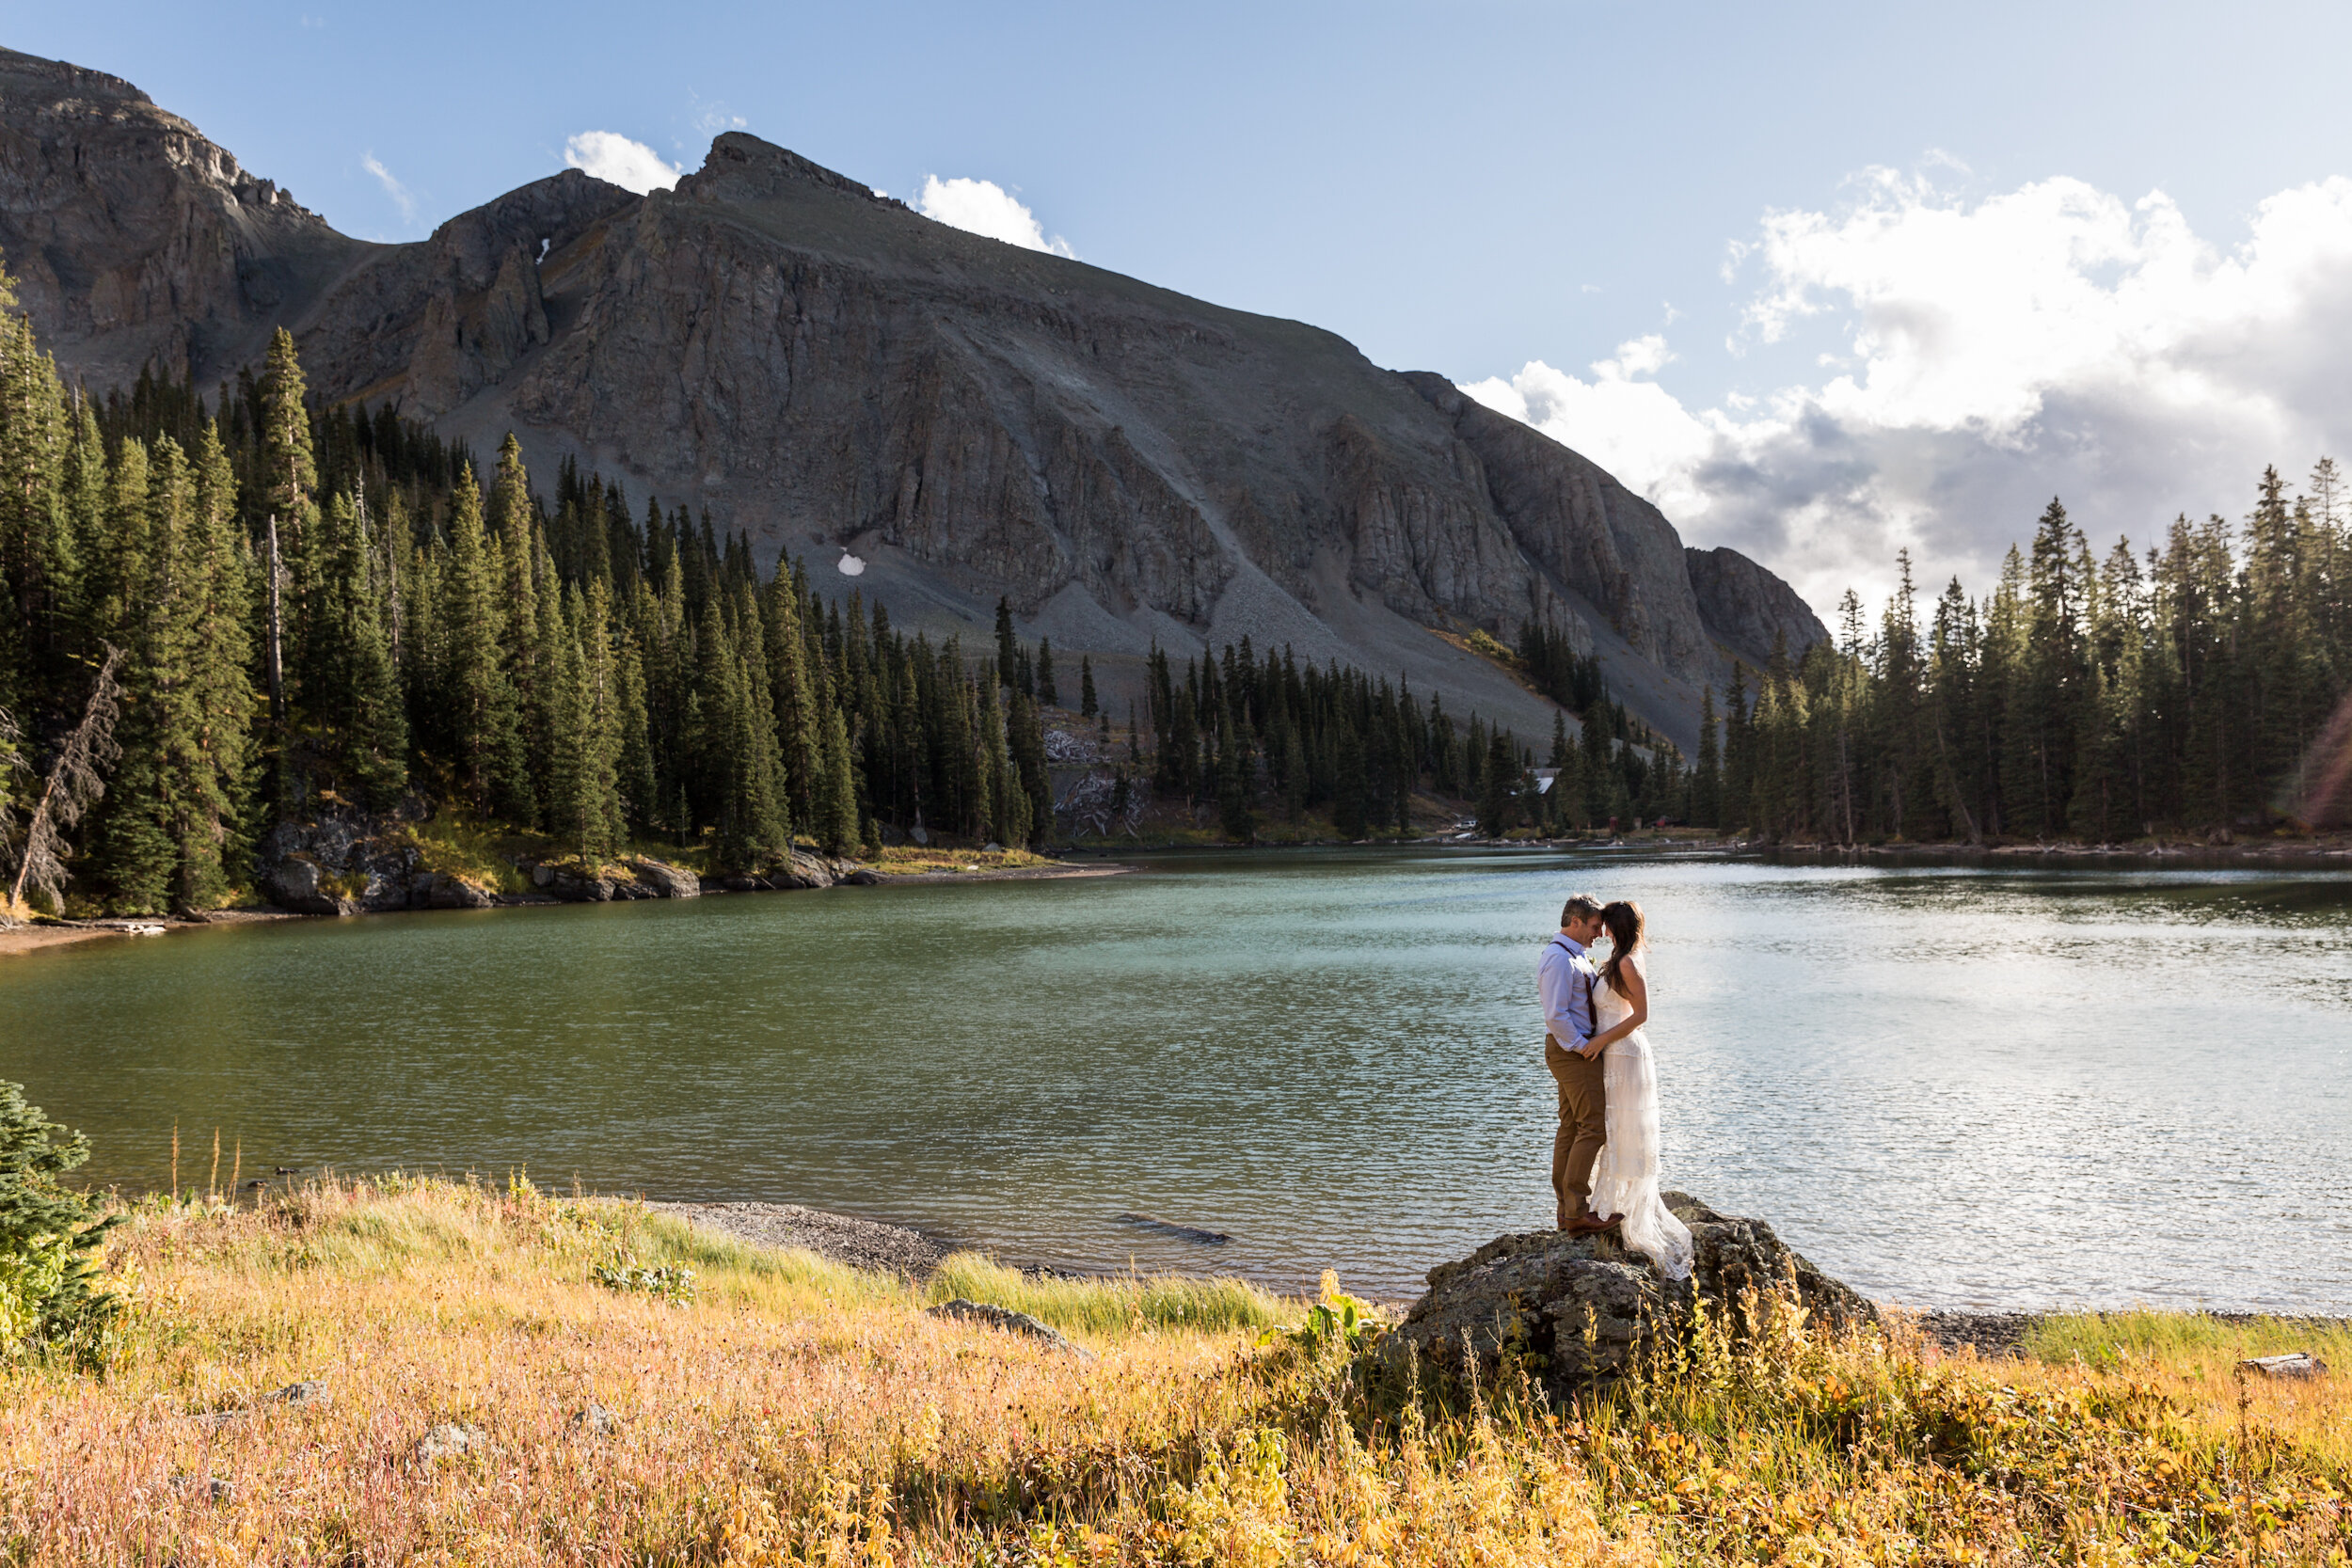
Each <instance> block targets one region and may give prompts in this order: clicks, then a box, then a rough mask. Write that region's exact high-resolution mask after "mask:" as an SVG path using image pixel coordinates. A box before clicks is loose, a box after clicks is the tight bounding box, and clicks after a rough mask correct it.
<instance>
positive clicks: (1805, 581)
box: [1464, 170, 2352, 608]
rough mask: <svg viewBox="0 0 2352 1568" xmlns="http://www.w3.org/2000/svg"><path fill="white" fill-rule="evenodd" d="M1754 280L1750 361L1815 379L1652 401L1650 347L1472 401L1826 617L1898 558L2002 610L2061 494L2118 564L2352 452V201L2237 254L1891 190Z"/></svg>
mask: <svg viewBox="0 0 2352 1568" xmlns="http://www.w3.org/2000/svg"><path fill="white" fill-rule="evenodd" d="M1735 264H1736V265H1743V264H1752V265H1756V266H1758V267H1760V269H1761V274H1762V278H1761V283H1760V286H1759V287H1758V289H1757V291H1756V293H1755V294H1754V295H1753V297H1752V298H1750V299H1749V300H1748V302H1747V304H1746V308H1745V310H1744V312H1743V321H1744V325H1743V329H1742V336H1743V338H1744V339H1746V340H1748V341H1756V342H1777V341H1790V340H1795V341H1802V340H1804V338H1806V337H1807V336H1808V335H1812V336H1815V337H1819V338H1822V339H1826V340H1828V342H1827V345H1826V346H1827V348H1828V350H1829V352H1825V353H1823V354H1822V355H1821V356H1820V360H1819V362H1820V365H1821V367H1822V373H1823V379H1822V380H1820V382H1819V383H1818V384H1814V385H1796V386H1789V387H1785V388H1780V389H1778V390H1776V391H1773V392H1771V393H1769V394H1767V395H1765V396H1763V397H1761V398H1757V399H1754V400H1749V399H1742V398H1738V397H1732V398H1726V399H1725V400H1724V406H1723V407H1717V408H1708V409H1699V410H1694V409H1692V408H1690V407H1687V406H1685V405H1684V404H1682V403H1681V402H1680V401H1678V400H1677V399H1676V398H1674V397H1673V396H1672V395H1671V394H1669V393H1668V392H1667V391H1666V390H1665V389H1664V388H1662V387H1661V386H1660V385H1659V384H1658V383H1657V382H1655V381H1653V380H1649V379H1645V378H1646V377H1650V376H1654V375H1656V374H1657V373H1658V372H1660V371H1661V369H1663V368H1664V366H1665V365H1666V364H1667V363H1669V362H1670V360H1671V356H1670V354H1669V353H1668V351H1667V349H1666V346H1665V343H1664V341H1663V340H1662V339H1658V338H1648V339H1640V340H1636V341H1633V342H1631V343H1628V344H1625V345H1623V346H1621V347H1620V348H1619V349H1618V351H1617V354H1616V356H1615V357H1614V358H1613V359H1604V360H1601V361H1599V362H1598V363H1597V364H1595V365H1593V366H1592V367H1591V373H1592V376H1593V379H1592V380H1590V381H1585V380H1581V379H1580V378H1578V377H1577V376H1575V375H1572V374H1567V373H1565V372H1560V371H1556V370H1553V369H1552V368H1551V367H1549V366H1548V365H1545V364H1543V363H1542V362H1540V361H1535V362H1531V363H1530V364H1528V365H1527V366H1526V367H1524V368H1523V369H1522V370H1521V371H1520V372H1518V374H1517V375H1515V376H1512V377H1511V378H1509V379H1508V380H1507V381H1505V380H1503V379H1502V378H1494V379H1490V380H1487V381H1484V382H1480V383H1478V384H1477V385H1475V386H1470V387H1466V388H1464V390H1465V391H1467V392H1469V393H1470V394H1471V395H1472V396H1474V397H1477V398H1479V399H1480V400H1481V401H1482V402H1485V403H1486V404H1489V405H1490V406H1493V407H1495V408H1498V409H1501V410H1502V411H1503V412H1505V413H1509V414H1511V415H1513V416H1514V417H1515V418H1518V419H1522V420H1526V421H1527V422H1529V423H1531V424H1533V425H1534V426H1536V427H1537V428H1538V429H1541V430H1544V431H1545V432H1546V433H1548V434H1549V435H1551V436H1555V437H1557V438H1559V439H1560V440H1563V441H1565V442H1566V443H1567V444H1568V445H1570V446H1573V447H1576V448H1577V449H1578V450H1580V451H1584V452H1585V453H1586V454H1587V455H1589V456H1591V457H1592V458H1593V459H1594V460H1595V461H1596V462H1598V463H1600V464H1602V465H1603V466H1604V467H1609V468H1610V469H1611V470H1612V471H1613V472H1614V473H1616V474H1617V475H1618V477H1619V478H1620V479H1622V480H1623V481H1625V483H1628V484H1629V485H1630V486H1632V487H1633V488H1635V489H1637V490H1640V491H1642V492H1643V493H1645V495H1647V496H1649V497H1650V498H1651V499H1653V500H1655V501H1656V502H1658V504H1659V505H1660V506H1661V508H1662V509H1663V510H1664V511H1665V512H1666V513H1667V514H1668V515H1670V516H1672V517H1673V518H1674V519H1675V520H1676V522H1677V525H1678V526H1680V527H1681V529H1682V531H1683V532H1684V534H1685V536H1686V537H1687V538H1689V539H1691V540H1692V542H1693V543H1703V544H1729V545H1732V546H1737V547H1739V548H1740V549H1742V550H1745V551H1747V552H1748V553H1750V554H1752V555H1755V556H1756V557H1758V558H1759V559H1761V560H1763V561H1764V562H1766V563H1767V564H1769V565H1772V566H1773V567H1774V568H1775V569H1777V570H1780V571H1782V572H1783V573H1784V574H1785V575H1787V576H1788V577H1789V578H1790V580H1791V581H1792V582H1793V583H1794V584H1795V585H1796V586H1797V588H1798V589H1799V590H1800V591H1801V592H1803V593H1804V594H1805V595H1806V597H1807V598H1808V599H1810V600H1811V601H1812V602H1813V603H1814V604H1815V606H1816V607H1817V608H1826V607H1827V606H1828V605H1830V604H1831V603H1832V602H1833V601H1834V600H1835V598H1836V594H1838V593H1839V592H1840V591H1841V590H1842V589H1843V588H1844V587H1846V586H1847V585H1848V584H1849V583H1853V584H1856V585H1859V586H1861V587H1863V588H1864V589H1865V590H1866V591H1867V592H1881V591H1883V588H1884V587H1885V585H1886V583H1887V581H1888V580H1889V578H1890V577H1891V573H1892V564H1891V557H1892V555H1893V552H1894V550H1895V549H1896V548H1897V547H1898V546H1909V547H1910V548H1911V550H1912V552H1913V555H1914V557H1915V559H1916V560H1917V561H1918V562H1920V565H1921V571H1920V577H1921V579H1922V581H1923V584H1925V585H1927V586H1930V587H1934V586H1938V585H1940V584H1941V582H1942V580H1943V578H1945V577H1946V576H1947V575H1949V574H1951V573H1954V572H1958V573H1960V574H1961V575H1962V576H1963V578H1965V579H1966V580H1967V581H1968V583H1969V585H1970V587H1971V588H1972V589H1978V590H1980V589H1981V588H1983V587H1984V586H1985V585H1986V584H1987V583H1988V582H1989V580H1990V578H1991V575H1992V573H1993V571H1994V568H1995V567H1996V565H1997V562H1998V560H1999V557H2000V554H2001V552H2002V550H2004V549H2005V548H2006V547H2007V546H2008V545H2009V543H2010V541H2011V540H2013V539H2019V538H2022V537H2023V536H2025V535H2026V533H2027V532H2028V531H2030V529H2031V527H2032V524H2033V520H2034V517H2035V515H2037V514H2038V513H2039V512H2040V510H2041V507H2042V505H2043V504H2044V503H2045V502H2046V501H2047V500H2048V499H2049V498H2050V496H2051V495H2052V494H2054V493H2055V494H2057V495H2058V496H2060V497H2062V498H2063V499H2065V501H2066V502H2067V509H2068V511H2069V513H2070V514H2072V515H2074V518H2075V520H2076V521H2077V522H2078V523H2079V524H2081V525H2082V527H2083V528H2084V530H2085V531H2086V532H2088V533H2090V535H2091V536H2092V538H2093V539H2094V540H2096V541H2099V542H2100V543H2101V545H2102V546H2103V547H2104V546H2105V545H2106V544H2108V543H2112V542H2113V540H2114V538H2115V536H2116V535H2117V534H2119V533H2128V534H2130V535H2131V536H2132V537H2133V538H2134V539H2135V540H2136V541H2137V542H2139V543H2141V544H2145V543H2148V542H2149V541H2151V540H2152V539H2154V538H2157V537H2158V536H2159V535H2160V533H2161V531H2162V530H2163V529H2164V527H2165V526H2166V525H2167V524H2168V523H2169V520H2170V519H2171V517H2172V516H2173V515H2174V514H2175V513H2178V512H2183V511H2185V512H2187V513H2188V514H2189V515H2191V516H2192V517H2195V516H2199V515H2202V514H2203V513H2205V512H2208V511H2218V512H2221V513H2223V514H2224V515H2237V514H2240V513H2242V512H2244V511H2245V510H2247V508H2248V506H2249V504H2250V502H2251V499H2252V495H2253V485H2254V481H2255V479H2256V478H2257V476H2258V475H2259V474H2260V472H2261V470H2262V468H2263V467H2264V466H2265V464H2269V463H2276V464H2278V465H2279V467H2280V470H2281V471H2282V472H2284V473H2286V474H2288V475H2289V476H2290V477H2291V478H2292V477H2295V476H2298V475H2300V474H2301V473H2302V472H2304V471H2306V469H2307V468H2308V467H2309V465H2310V464H2311V463H2312V461H2313V460H2314V459H2315V458H2317V457H2318V456H2319V455H2320V454H2321V453H2322V452H2323V451H2328V452H2335V453H2342V452H2344V451H2352V405H2347V404H2345V402H2344V399H2343V397H2342V387H2341V383H2342V370H2341V363H2340V361H2341V356H2340V354H2339V353H2338V352H2337V351H2336V349H2335V347H2334V345H2336V344H2340V343H2342V342H2343V341H2345V338H2346V332H2347V328H2352V181H2347V180H2344V179H2333V180H2328V181H2326V182H2320V183H2317V184H2312V185H2305V186H2298V187H2296V188H2295V189H2293V190H2288V191H2282V192H2280V194H2278V195H2276V196H2274V197H2272V198H2269V199H2268V200H2266V201H2265V202H2263V203H2262V205H2261V206H2260V208H2259V209H2258V210H2257V211H2256V212H2255V214H2254V215H2253V218H2252V221H2251V224H2250V227H2249V231H2248V234H2247V236H2246V238H2245V239H2244V241H2243V242H2242V243H2240V244H2239V245H2236V246H2235V248H2233V249H2229V250H2222V249H2219V248H2217V247H2216V246H2215V245H2212V244H2210V243H2209V242H2207V241H2205V240H2203V239H2201V238H2200V237H2199V236H2198V235H2197V234H2195V233H2194V232H2193V231H2192V230H2190V228H2189V225H2188V223H2187V220H2186V218H2185V216H2184V214H2182V213H2181V211H2180V209H2179V207H2178V206H2177V205H2176V204H2175V203H2174V202H2173V201H2172V200H2171V199H2170V198H2169V197H2166V196H2164V195H2163V194H2162V193H2160V192H2159V193H2153V194H2151V195H2149V196H2147V197H2144V198H2141V199H2140V200H2138V201H2137V202H2136V203H2128V204H2127V203H2126V202H2124V201H2122V199H2120V198H2117V197H2114V196H2112V195H2109V194H2107V193H2105V192H2102V191H2099V190H2097V189H2095V188H2093V187H2091V186H2090V185H2088V184H2086V183H2084V182H2081V181H2077V180H2067V179H2057V180H2048V181H2043V182H2038V183H2035V184H2031V185H2027V186H2025V187H2023V188H2022V189H2019V190H2015V191H2011V192H2008V193H2006V194H2002V195H1996V196H1994V197H1990V198H1985V199H1982V200H1979V201H1976V202H1974V203H1969V202H1963V201H1960V200H1957V199H1953V198H1948V197H1947V196H1945V195H1944V194H1942V193H1941V192H1940V191H1939V190H1938V189H1937V188H1936V187H1935V186H1934V185H1933V183H1932V182H1931V181H1930V180H1927V179H1924V178H1916V177H1908V176H1901V175H1897V174H1894V173H1891V172H1887V171H1883V170H1873V171H1870V172H1869V173H1868V174H1867V176H1866V177H1865V178H1864V180H1863V181H1862V182H1861V183H1860V186H1859V194H1858V196H1857V198H1856V199H1855V200H1854V201H1853V202H1852V203H1851V205H1850V206H1849V207H1848V208H1846V209H1845V210H1843V211H1840V212H1837V213H1835V214H1831V213H1814V212H1790V213H1772V214H1767V215H1766V217H1765V219H1764V222H1763V226H1762V232H1761V235H1760V237H1759V238H1758V239H1756V241H1755V242H1754V243H1753V244H1752V245H1745V246H1741V247H1738V254H1737V255H1736V256H1735ZM1736 346H1737V345H1736V344H1735V347H1736Z"/></svg>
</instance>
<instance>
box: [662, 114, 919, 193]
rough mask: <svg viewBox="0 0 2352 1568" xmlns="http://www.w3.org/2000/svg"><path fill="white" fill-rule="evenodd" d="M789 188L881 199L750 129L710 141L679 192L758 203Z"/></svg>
mask: <svg viewBox="0 0 2352 1568" xmlns="http://www.w3.org/2000/svg"><path fill="white" fill-rule="evenodd" d="M793 185H814V186H817V187H818V188H819V189H823V190H830V191H837V192H839V193H840V194H841V195H843V196H853V197H856V198H858V199H859V200H861V201H881V200H883V199H885V198H881V197H877V196H876V195H875V194H874V192H873V188H872V187H871V186H869V185H866V184H863V183H861V182H858V181H855V180H852V179H850V177H849V176H848V175H846V174H836V173H834V171H833V170H832V169H829V168H827V167H825V166H823V165H822V164H818V163H813V162H811V161H810V160H808V159H806V158H803V157H802V156H801V155H800V154H799V153H797V152H795V151H793V150H790V149H789V148H784V147H778V146H777V145H776V144H775V143H773V142H771V141H762V140H761V139H760V138H759V137H757V136H755V135H752V134H751V133H750V132H748V131H723V132H721V133H720V134H719V135H717V136H716V137H714V138H712V140H711V143H710V151H709V152H708V153H707V154H706V155H705V156H704V158H703V166H702V167H701V168H700V169H699V170H698V171H696V172H695V173H693V174H690V175H688V176H687V177H686V178H685V179H683V180H681V181H679V182H678V185H677V189H678V194H680V195H681V196H690V197H693V198H699V199H702V200H707V201H725V200H729V199H734V200H758V199H760V198H765V197H772V196H777V195H780V194H782V193H783V192H784V191H786V190H787V189H788V188H789V187H791V186H793Z"/></svg>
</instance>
